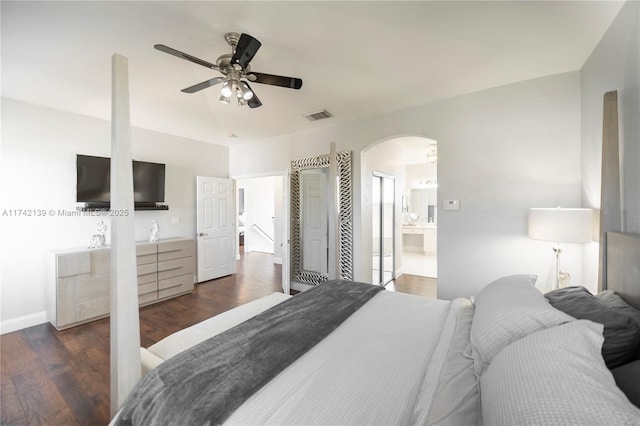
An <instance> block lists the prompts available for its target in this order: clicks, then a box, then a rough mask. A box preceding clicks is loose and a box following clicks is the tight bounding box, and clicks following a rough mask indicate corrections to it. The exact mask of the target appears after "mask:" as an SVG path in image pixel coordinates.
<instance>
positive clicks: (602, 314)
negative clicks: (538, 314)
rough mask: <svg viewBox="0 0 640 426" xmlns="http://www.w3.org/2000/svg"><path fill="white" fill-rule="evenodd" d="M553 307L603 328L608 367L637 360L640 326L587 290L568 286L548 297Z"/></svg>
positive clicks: (603, 351)
mask: <svg viewBox="0 0 640 426" xmlns="http://www.w3.org/2000/svg"><path fill="white" fill-rule="evenodd" d="M545 297H546V298H547V300H549V303H551V305H552V306H553V307H554V308H556V309H558V310H560V311H562V312H564V313H566V314H568V315H571V316H572V317H574V318H577V319H586V320H591V321H593V322H597V323H600V324H603V325H604V344H603V345H602V356H603V358H604V360H605V363H606V364H607V367H609V368H615V367H618V366H621V365H624V364H626V363H628V362H630V361H632V360H634V359H635V358H636V356H637V354H638V347H639V346H640V326H638V324H636V322H635V321H634V320H632V319H631V317H630V316H628V315H625V314H621V313H618V312H616V311H615V310H613V309H610V308H609V307H607V305H605V304H604V303H602V302H601V301H600V300H598V299H597V298H596V297H595V296H594V295H592V294H591V293H590V292H589V290H587V289H586V288H584V287H567V288H561V289H558V290H553V291H550V292H548V293H546V294H545Z"/></svg>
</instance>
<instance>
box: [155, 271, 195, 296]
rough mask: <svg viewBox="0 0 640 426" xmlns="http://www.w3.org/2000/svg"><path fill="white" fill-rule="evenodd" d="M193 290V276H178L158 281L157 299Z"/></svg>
mask: <svg viewBox="0 0 640 426" xmlns="http://www.w3.org/2000/svg"><path fill="white" fill-rule="evenodd" d="M191 290H193V274H187V275H180V276H177V277H173V278H167V279H165V280H160V281H158V298H159V299H163V298H165V297H169V296H173V295H174V294H178V293H186V292H189V291H191Z"/></svg>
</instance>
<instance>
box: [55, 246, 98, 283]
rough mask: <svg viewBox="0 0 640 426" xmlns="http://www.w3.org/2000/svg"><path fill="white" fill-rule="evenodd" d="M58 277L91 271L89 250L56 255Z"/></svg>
mask: <svg viewBox="0 0 640 426" xmlns="http://www.w3.org/2000/svg"><path fill="white" fill-rule="evenodd" d="M56 260H57V265H56V269H57V275H58V277H59V278H60V277H69V276H72V275H78V274H88V273H89V272H91V252H89V251H85V252H80V253H69V254H60V255H58V256H57V259H56Z"/></svg>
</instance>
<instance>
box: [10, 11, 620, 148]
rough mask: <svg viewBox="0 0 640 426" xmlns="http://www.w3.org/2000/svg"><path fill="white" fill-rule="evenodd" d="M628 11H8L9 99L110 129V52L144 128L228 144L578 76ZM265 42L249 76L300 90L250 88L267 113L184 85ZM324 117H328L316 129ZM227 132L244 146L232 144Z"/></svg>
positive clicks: (213, 90) (134, 117) (137, 122)
mask: <svg viewBox="0 0 640 426" xmlns="http://www.w3.org/2000/svg"><path fill="white" fill-rule="evenodd" d="M621 6H622V2H611V1H604V2H595V1H567V2H556V1H541V2H524V1H498V2H483V1H471V2H459V1H447V2H431V1H411V2H399V1H370V2H369V1H367V2H365V1H355V2H338V1H335V2H303V1H298V2H272V1H260V2H245V1H234V2H214V1H197V2H187V1H163V2H155V1H141V2H124V1H113V2H89V1H84V2H73V1H72V2H28V1H19V2H9V1H2V2H1V6H0V7H1V29H0V31H1V38H2V40H1V42H2V45H1V47H2V58H1V59H2V95H3V96H5V97H8V98H13V99H17V100H22V101H26V102H31V103H34V104H39V105H44V106H48V107H52V108H57V109H60V110H64V111H70V112H75V113H79V114H84V115H89V116H93V117H98V118H102V119H107V120H108V119H110V105H111V101H110V72H111V55H112V54H114V53H119V54H122V55H124V56H127V57H128V59H129V75H130V82H129V84H130V97H131V119H132V124H133V125H134V126H137V127H142V128H147V129H152V130H157V131H160V132H164V133H169V134H174V135H179V136H184V137H188V138H192V139H197V140H202V141H208V142H214V143H220V144H234V143H242V142H247V141H252V140H257V139H263V138H268V137H272V136H277V135H281V134H287V133H292V132H296V131H302V130H305V129H309V128H312V127H315V126H323V125H331V124H337V123H344V122H349V121H353V120H356V119H358V118H361V117H366V116H375V115H379V114H384V113H388V112H391V111H397V110H401V109H405V108H409V107H412V106H416V105H420V104H424V103H427V102H431V101H435V100H438V99H443V98H448V97H452V96H457V95H461V94H465V93H470V92H474V91H479V90H484V89H487V88H490V87H495V86H500V85H504V84H509V83H513V82H517V81H522V80H527V79H531V78H536V77H540V76H544V75H551V74H557V73H563V72H568V71H575V70H579V69H580V68H581V67H582V65H583V64H584V62H585V61H586V59H587V58H588V57H589V55H590V53H591V52H592V51H593V49H594V47H595V46H596V44H597V43H598V41H599V40H600V39H601V37H602V35H603V34H604V32H605V31H606V29H607V28H608V26H609V25H610V24H611V22H612V21H613V19H614V17H615V16H616V14H617V13H618V11H619V10H620V8H621ZM230 31H235V32H246V33H248V34H251V35H252V36H254V37H255V38H257V39H258V40H260V41H261V42H262V47H261V49H260V50H259V51H258V53H257V55H256V56H255V58H254V59H253V61H252V63H251V65H252V69H253V70H255V71H259V72H263V73H270V74H279V75H286V76H292V77H300V78H302V79H303V81H304V84H303V87H302V89H301V90H299V91H296V90H291V89H285V88H280V87H272V86H266V85H261V84H253V89H254V90H255V91H256V93H257V94H258V96H259V98H260V100H261V101H262V103H263V106H262V107H260V108H256V109H249V108H248V107H246V106H244V107H239V106H237V105H233V104H232V105H224V104H222V103H220V102H218V97H219V88H218V87H213V88H208V89H205V90H203V91H201V92H198V93H196V94H184V93H182V92H180V89H183V88H185V87H187V86H191V85H193V84H195V83H199V82H201V81H204V80H207V79H209V78H212V77H215V76H218V75H219V74H217V72H216V71H213V70H209V69H206V68H204V67H201V66H198V65H196V64H193V63H190V62H187V61H184V60H181V59H178V58H176V57H173V56H170V55H167V54H165V53H162V52H159V51H157V50H155V49H154V48H153V45H154V44H156V43H161V44H166V45H168V46H170V47H173V48H175V49H178V50H181V51H183V52H186V53H189V54H191V55H194V56H197V57H199V58H202V59H205V60H207V61H210V62H215V60H216V58H217V57H218V56H220V55H221V54H224V53H230V51H229V49H230V48H229V46H228V45H227V44H226V42H225V41H224V34H225V33H226V32H230ZM324 108H326V109H327V110H329V111H330V112H331V113H332V114H333V115H334V117H332V118H330V119H327V120H322V121H318V122H313V123H312V122H309V121H308V120H307V119H306V118H305V117H303V114H304V113H308V112H314V111H317V110H320V109H324ZM230 133H233V134H235V135H237V138H229V137H227V135H228V134H230Z"/></svg>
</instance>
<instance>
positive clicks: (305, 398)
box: [226, 292, 478, 425]
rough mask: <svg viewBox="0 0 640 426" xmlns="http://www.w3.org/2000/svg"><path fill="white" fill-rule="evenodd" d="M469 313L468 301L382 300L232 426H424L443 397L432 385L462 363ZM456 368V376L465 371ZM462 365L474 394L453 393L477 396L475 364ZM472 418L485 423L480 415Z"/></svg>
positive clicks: (390, 296) (248, 405)
mask: <svg viewBox="0 0 640 426" xmlns="http://www.w3.org/2000/svg"><path fill="white" fill-rule="evenodd" d="M465 308H469V304H468V302H466V303H465V301H463V300H458V301H454V302H448V301H442V300H430V299H425V298H421V297H417V296H411V295H405V294H399V293H392V292H380V293H379V294H378V295H376V296H375V297H374V298H373V299H372V300H371V301H369V302H368V303H367V304H366V305H365V306H363V307H362V308H360V310H358V311H357V312H356V313H354V314H353V315H352V316H351V317H350V318H349V319H347V320H346V321H345V322H344V323H343V324H342V325H341V326H340V327H338V329H336V330H335V331H334V332H333V333H332V334H331V335H330V336H328V337H327V338H325V339H324V340H323V341H322V342H320V343H319V344H318V345H316V346H315V347H314V348H313V349H312V350H310V351H309V352H307V354H305V355H304V356H303V357H301V358H299V359H298V360H297V361H296V362H295V363H293V364H292V365H291V366H290V367H288V368H287V369H285V370H284V371H283V372H282V373H280V374H279V375H278V376H277V377H276V378H275V379H273V380H272V381H271V382H270V383H269V384H268V385H267V386H265V387H264V388H262V389H261V390H260V391H258V392H257V393H256V394H254V395H253V397H251V398H250V399H249V400H247V401H246V402H245V403H244V404H243V405H242V406H241V407H240V408H239V409H238V410H237V411H236V412H235V413H234V414H233V415H232V416H231V417H230V418H229V419H227V422H226V423H227V424H298V425H299V424H305V425H310V424H415V423H423V424H424V423H425V422H427V419H428V418H429V411H430V410H431V409H432V402H433V401H434V395H436V393H437V391H436V389H435V388H434V387H433V386H432V385H433V384H436V385H437V384H438V383H439V382H440V372H441V370H442V368H443V366H444V365H445V361H447V359H451V358H455V359H456V360H457V361H460V359H461V358H462V351H460V352H459V353H458V354H453V353H451V352H450V349H451V347H452V342H455V341H456V340H455V339H456V338H457V339H460V333H458V334H456V331H460V330H461V329H462V330H463V332H462V334H463V335H464V328H465V327H464V326H462V327H460V325H461V323H464V321H467V320H468V321H469V322H470V317H469V316H465V315H459V311H461V310H462V309H465ZM468 325H469V324H467V325H466V326H467V328H466V333H467V336H466V342H465V343H464V345H458V346H459V347H462V348H464V347H466V344H467V343H468ZM353 336H359V337H358V339H357V340H354V337H353ZM454 337H455V338H454ZM464 338H465V337H463V339H464ZM454 364H455V363H454ZM454 364H449V369H450V370H455V369H456V368H458V370H459V369H460V368H459V367H460V365H458V367H453V365H454ZM463 364H464V366H462V370H464V372H463V373H462V372H461V371H457V372H456V373H453V374H454V375H455V374H462V375H465V373H466V374H467V377H468V380H467V381H462V382H460V383H462V386H466V387H467V388H465V389H457V390H453V389H450V392H452V394H458V395H463V394H464V395H474V391H475V388H476V381H475V376H474V373H473V364H472V362H470V361H469V360H467V362H466V363H465V362H464V361H463ZM447 374H452V372H451V371H448V373H447ZM475 397H476V399H477V393H475ZM435 402H437V403H438V404H440V406H438V407H437V408H434V409H435V411H436V412H438V413H457V412H458V410H457V409H454V408H453V407H451V406H450V404H451V403H452V401H446V400H444V399H443V398H437V399H435ZM459 402H460V401H459V400H458V398H456V399H454V401H453V403H454V404H458V403H459ZM468 402H469V401H464V403H466V404H468ZM468 405H470V406H472V407H473V409H474V410H476V409H477V406H478V404H477V401H476V402H475V403H472V404H468ZM463 411H465V410H463ZM467 411H468V410H467ZM471 416H472V417H473V418H478V413H477V412H475V413H473V414H472V415H471ZM444 417H446V418H447V419H448V420H449V421H450V424H460V423H459V421H457V420H456V418H455V416H454V417H451V418H449V417H448V416H446V415H445V416H444ZM441 420H443V419H441ZM467 424H468V423H467Z"/></svg>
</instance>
